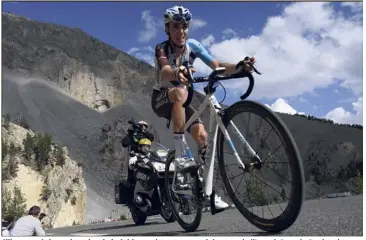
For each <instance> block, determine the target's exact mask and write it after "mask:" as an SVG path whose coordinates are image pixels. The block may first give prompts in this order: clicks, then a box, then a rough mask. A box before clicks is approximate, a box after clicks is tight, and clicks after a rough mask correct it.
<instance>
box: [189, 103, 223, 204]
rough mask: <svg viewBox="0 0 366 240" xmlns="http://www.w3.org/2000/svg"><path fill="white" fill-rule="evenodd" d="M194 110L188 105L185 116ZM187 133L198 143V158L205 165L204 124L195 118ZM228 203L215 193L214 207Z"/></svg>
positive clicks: (205, 133) (205, 143) (205, 135)
mask: <svg viewBox="0 0 366 240" xmlns="http://www.w3.org/2000/svg"><path fill="white" fill-rule="evenodd" d="M194 113H195V110H194V109H193V108H192V107H191V106H189V107H187V108H186V116H187V119H189V118H190V117H191V116H193V114H194ZM188 131H189V133H190V134H191V135H192V138H193V139H194V140H195V141H196V143H197V145H198V158H199V159H200V160H202V161H203V163H204V166H205V167H207V164H206V161H205V157H206V147H207V132H206V129H205V126H204V125H203V123H202V120H201V119H200V118H197V119H196V120H195V121H194V122H193V123H192V125H191V126H190V127H189V128H188ZM207 200H209V198H207ZM228 206H229V205H228V204H227V203H226V202H225V201H223V200H222V199H221V197H220V196H218V195H215V207H216V209H223V208H227V207H228Z"/></svg>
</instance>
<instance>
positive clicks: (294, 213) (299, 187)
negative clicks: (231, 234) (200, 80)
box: [217, 101, 304, 232]
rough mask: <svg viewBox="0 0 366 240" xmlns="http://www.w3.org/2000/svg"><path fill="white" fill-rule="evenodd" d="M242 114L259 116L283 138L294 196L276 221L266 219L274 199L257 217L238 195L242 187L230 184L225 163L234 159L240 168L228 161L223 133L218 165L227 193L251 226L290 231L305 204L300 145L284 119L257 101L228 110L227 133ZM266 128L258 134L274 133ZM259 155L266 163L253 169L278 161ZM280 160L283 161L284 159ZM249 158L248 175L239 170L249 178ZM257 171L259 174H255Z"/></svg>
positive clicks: (234, 106)
mask: <svg viewBox="0 0 366 240" xmlns="http://www.w3.org/2000/svg"><path fill="white" fill-rule="evenodd" d="M240 113H249V114H254V115H257V116H258V117H259V119H260V122H261V121H265V122H267V123H268V124H269V126H271V127H273V128H274V132H275V133H277V134H278V135H279V139H280V141H281V143H282V144H283V145H284V149H285V151H284V152H285V153H284V154H283V156H287V159H288V161H289V165H290V170H289V172H290V173H291V177H292V179H293V180H292V183H291V184H290V186H291V190H290V191H289V192H290V196H289V200H288V205H287V207H286V208H285V210H284V211H283V213H282V214H280V215H279V216H277V217H274V218H272V219H265V218H264V206H266V207H268V208H269V206H270V205H268V203H271V201H273V200H268V201H267V200H266V201H262V204H258V205H256V206H257V207H258V206H260V207H262V210H263V217H260V216H257V215H255V214H254V210H253V211H252V212H251V211H249V210H248V209H247V208H246V207H245V206H244V204H243V203H242V202H241V201H240V200H239V196H238V193H237V190H238V189H239V186H237V187H236V188H235V187H234V186H233V185H232V184H231V183H230V178H229V177H228V174H227V171H226V169H225V163H226V162H229V161H230V160H232V161H233V164H231V165H234V166H233V167H235V166H237V165H236V159H235V160H233V159H229V158H227V159H224V142H226V140H225V137H224V135H223V134H222V133H221V131H219V134H218V138H217V143H218V146H217V155H218V164H219V169H220V172H221V176H222V179H223V183H224V185H225V188H226V189H227V192H228V194H229V196H230V198H231V199H232V201H233V202H234V204H235V206H236V207H237V208H238V210H239V211H240V213H241V214H242V215H243V216H244V217H245V218H246V219H247V220H248V221H249V222H250V223H252V224H253V225H255V226H256V227H258V228H259V229H261V230H264V231H267V232H281V231H283V230H285V229H287V228H289V227H290V226H291V225H292V224H293V223H294V222H295V221H296V219H297V217H298V215H299V213H300V210H301V206H302V203H303V196H304V173H303V166H302V161H301V158H300V154H299V151H298V148H297V146H296V143H295V141H294V139H293V137H292V135H291V133H290V132H289V130H288V129H287V127H286V126H285V124H284V123H283V122H282V120H281V119H280V118H279V117H278V116H277V115H276V114H275V113H274V112H272V111H271V110H270V109H268V108H267V107H265V106H264V105H262V104H259V103H256V102H253V101H240V102H237V103H235V104H233V105H232V106H230V107H229V108H228V109H227V112H226V115H225V117H223V122H224V125H225V127H226V128H227V130H228V125H229V123H230V122H231V121H232V120H233V118H234V117H235V116H237V115H239V114H240ZM249 119H250V117H249ZM257 122H258V121H257ZM257 122H256V123H257ZM256 123H255V124H256ZM246 124H248V125H249V121H247V122H246ZM230 125H231V124H230ZM235 125H236V127H237V128H239V127H238V124H237V123H236V124H235ZM263 129H264V128H260V130H259V131H258V132H259V133H258V135H259V134H261V131H262V132H265V133H264V134H263V135H265V136H267V135H269V134H270V133H268V132H266V130H263ZM239 131H240V130H239ZM248 131H249V126H247V131H246V132H247V133H248ZM269 132H272V130H271V131H269ZM241 133H242V135H243V136H244V138H245V139H246V140H247V141H248V143H249V144H250V145H251V143H250V141H249V139H250V137H248V136H245V135H244V134H243V132H241ZM229 134H230V133H229ZM249 136H250V135H249ZM252 136H253V135H252ZM230 137H231V138H233V137H234V134H230ZM267 137H268V136H267ZM260 139H261V140H260V143H259V142H258V145H259V146H261V145H262V140H263V139H262V138H260ZM271 140H272V139H271ZM233 142H234V141H233ZM277 143H278V142H277ZM277 143H276V145H277ZM242 146H244V144H241V146H240V147H242ZM251 147H252V148H253V149H254V150H257V149H255V148H254V146H253V145H251ZM266 147H267V149H271V147H269V145H267V146H266ZM243 148H244V147H243ZM273 148H274V149H275V148H276V146H273ZM236 150H237V151H238V154H239V155H240V153H239V147H236ZM258 150H259V149H258ZM263 151H264V150H263ZM256 153H257V154H258V155H259V157H260V158H261V160H262V163H261V164H258V165H252V166H262V165H264V164H266V161H268V160H266V158H270V159H271V161H272V160H273V159H276V158H275V157H273V155H272V153H269V154H268V155H265V154H264V153H263V156H261V154H260V153H259V151H256ZM280 158H281V160H282V156H281V157H280ZM248 159H250V158H247V159H245V158H244V159H241V160H242V162H243V163H244V164H245V166H246V170H245V172H244V171H243V169H239V168H237V169H235V170H236V171H237V172H239V171H241V172H242V173H243V176H246V175H247V174H248V173H249V172H248V171H252V170H250V168H249V160H248ZM251 160H252V161H253V159H251ZM268 164H270V163H268ZM229 165H230V164H229ZM279 171H283V169H280V170H279ZM252 172H253V174H261V175H262V176H263V177H264V176H266V175H268V173H266V174H263V172H262V170H261V169H260V168H258V169H255V167H254V170H253V171H252ZM254 172H256V173H254ZM273 176H277V175H273ZM246 179H247V178H246V177H245V182H246ZM259 179H260V178H258V179H257V180H258V181H257V182H259ZM242 180H243V177H242V179H241V180H240V183H241V182H242ZM281 181H282V180H281ZM240 183H239V184H240ZM271 184H273V182H271ZM250 186H253V185H250V184H247V187H248V188H249V187H250ZM268 186H269V187H270V188H271V186H270V185H268ZM248 188H247V190H246V192H247V193H249V192H250V191H249V190H248ZM284 189H285V188H283V189H282V191H285V190H284ZM252 192H253V191H252ZM264 194H267V193H264V192H263V190H262V195H263V196H264ZM280 194H282V196H281V197H283V192H281V193H280ZM248 197H249V199H250V198H251V197H250V196H248ZM284 197H286V193H285V194H284ZM248 201H251V200H248ZM279 206H280V205H279ZM280 207H281V206H280ZM258 210H259V208H257V211H258ZM269 210H270V211H271V209H269ZM271 214H272V212H271Z"/></svg>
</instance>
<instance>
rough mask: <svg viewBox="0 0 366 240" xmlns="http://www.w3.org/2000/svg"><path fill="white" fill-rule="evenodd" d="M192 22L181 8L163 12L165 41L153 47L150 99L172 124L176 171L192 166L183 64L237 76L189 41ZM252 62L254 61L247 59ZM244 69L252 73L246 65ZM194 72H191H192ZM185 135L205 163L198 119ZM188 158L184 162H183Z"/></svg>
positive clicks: (233, 68) (204, 137) (219, 205)
mask: <svg viewBox="0 0 366 240" xmlns="http://www.w3.org/2000/svg"><path fill="white" fill-rule="evenodd" d="M191 21H192V14H191V13H190V11H189V10H188V9H187V8H184V7H183V6H174V7H172V8H168V9H167V10H166V11H165V13H164V30H165V33H166V34H167V35H168V40H166V41H164V42H161V43H159V44H157V46H156V47H155V66H156V80H155V85H154V87H153V93H152V98H151V105H152V109H153V110H154V112H155V113H156V115H157V116H158V117H164V118H169V117H171V120H172V122H173V131H174V146H175V151H176V152H175V164H176V167H177V168H178V169H182V168H190V167H195V161H191V160H192V159H189V158H187V156H186V155H185V151H184V149H185V146H186V140H185V137H184V125H185V122H186V120H187V119H189V118H190V117H191V116H192V115H193V114H194V112H195V110H194V109H193V108H192V106H188V107H187V108H184V107H183V106H182V105H183V103H184V102H185V101H186V99H187V95H188V92H187V90H186V87H185V85H186V84H187V82H188V80H187V74H188V73H187V70H186V69H185V68H184V67H183V66H182V63H183V62H185V61H189V63H190V64H191V65H193V62H194V60H195V59H196V58H197V57H198V58H200V59H201V60H202V61H203V62H204V63H205V64H206V65H208V66H209V67H211V68H212V69H215V68H217V67H225V68H226V71H225V73H224V74H229V75H230V74H233V73H236V72H237V70H236V64H229V63H222V62H219V61H217V60H216V59H214V58H213V57H212V56H211V55H210V54H209V53H208V51H207V50H206V49H205V48H204V47H203V46H202V45H201V44H200V43H199V42H198V41H196V40H195V39H191V38H188V29H189V24H190V23H191ZM250 60H251V61H252V62H255V59H254V58H251V59H250ZM241 63H244V67H245V68H246V69H247V70H248V71H252V69H251V68H250V67H249V65H246V64H245V63H246V61H244V60H243V61H241ZM192 71H193V72H194V69H192ZM188 132H189V133H190V134H191V135H192V137H193V139H194V140H195V142H196V143H197V145H198V149H199V150H198V158H199V159H200V160H201V161H203V162H205V154H206V147H207V133H206V131H205V128H204V126H203V124H202V120H201V119H200V118H197V119H195V121H194V122H193V123H192V125H191V126H189V128H188ZM185 159H187V160H185ZM188 187H189V186H188V185H187V184H184V183H177V186H176V189H177V190H185V189H187V188H188ZM215 203H216V205H217V208H226V207H227V206H228V204H227V203H225V202H223V201H221V200H220V198H219V197H217V198H216V199H215Z"/></svg>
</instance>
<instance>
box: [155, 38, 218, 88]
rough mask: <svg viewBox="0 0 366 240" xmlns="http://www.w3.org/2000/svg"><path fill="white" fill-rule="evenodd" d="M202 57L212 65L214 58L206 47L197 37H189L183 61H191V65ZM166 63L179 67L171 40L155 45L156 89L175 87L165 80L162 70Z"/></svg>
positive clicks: (206, 62)
mask: <svg viewBox="0 0 366 240" xmlns="http://www.w3.org/2000/svg"><path fill="white" fill-rule="evenodd" d="M197 57H198V58H200V59H201V60H202V61H203V62H204V63H205V64H206V65H208V66H210V64H211V63H212V61H213V60H214V58H213V57H212V56H211V55H210V54H209V53H208V51H207V50H206V49H205V47H204V46H203V45H202V44H201V43H199V42H198V41H197V40H195V39H192V38H190V39H187V41H186V45H185V51H184V53H183V56H182V58H181V63H183V62H186V61H189V63H190V64H191V65H193V62H194V60H195V59H196V58H197ZM165 65H170V66H171V67H172V68H176V67H179V66H177V65H176V58H175V53H174V50H173V48H172V47H171V45H170V42H169V40H167V41H164V42H162V43H159V44H158V45H157V46H156V47H155V66H156V80H155V85H154V89H156V90H161V88H169V87H174V85H173V84H172V83H170V82H168V81H163V80H162V78H161V74H160V71H161V69H162V68H163V67H164V66H165Z"/></svg>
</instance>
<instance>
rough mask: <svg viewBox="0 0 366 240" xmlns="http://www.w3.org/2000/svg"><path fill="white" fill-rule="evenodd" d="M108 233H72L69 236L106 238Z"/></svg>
mask: <svg viewBox="0 0 366 240" xmlns="http://www.w3.org/2000/svg"><path fill="white" fill-rule="evenodd" d="M106 235H107V233H71V234H69V236H79V237H82V236H84V237H96V236H106Z"/></svg>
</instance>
